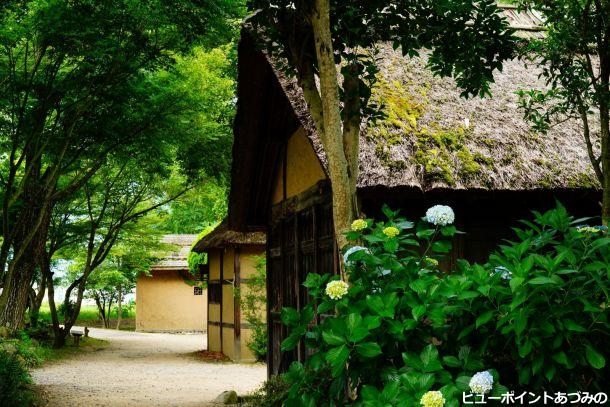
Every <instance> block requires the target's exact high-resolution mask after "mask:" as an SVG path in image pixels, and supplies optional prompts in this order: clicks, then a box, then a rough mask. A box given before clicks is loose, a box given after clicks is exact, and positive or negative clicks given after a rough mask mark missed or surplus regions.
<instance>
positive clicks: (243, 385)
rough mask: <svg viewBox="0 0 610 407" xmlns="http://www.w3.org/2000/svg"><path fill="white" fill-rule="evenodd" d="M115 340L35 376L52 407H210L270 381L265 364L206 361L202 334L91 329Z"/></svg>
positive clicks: (37, 371) (39, 370)
mask: <svg viewBox="0 0 610 407" xmlns="http://www.w3.org/2000/svg"><path fill="white" fill-rule="evenodd" d="M90 336H92V337H94V338H98V339H104V340H107V341H109V342H110V344H109V346H108V347H106V348H104V349H102V350H100V351H96V352H90V353H82V354H78V355H76V356H75V357H73V358H70V359H66V360H62V361H59V362H55V363H50V364H48V365H45V366H43V367H41V368H38V369H35V370H34V371H33V372H32V377H33V379H34V382H35V383H36V385H37V387H38V388H39V389H41V393H42V395H43V398H44V400H45V402H46V405H48V406H58V407H63V406H105V407H114V406H193V407H194V406H207V405H210V402H211V401H212V400H213V399H214V398H216V396H218V395H219V394H220V393H221V392H223V391H224V390H235V391H237V393H238V394H245V393H248V392H250V391H252V390H254V389H255V388H257V387H258V386H260V385H261V384H262V382H263V381H264V380H265V379H266V372H267V369H266V367H265V366H264V365H261V364H254V365H251V364H233V363H207V362H203V361H201V360H198V359H197V358H196V357H195V356H194V355H193V352H195V351H198V350H201V349H205V348H206V347H207V343H206V339H207V338H206V336H205V335H202V334H184V335H182V334H159V333H140V332H126V331H115V330H109V329H96V328H92V329H91V333H90Z"/></svg>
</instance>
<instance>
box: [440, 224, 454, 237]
mask: <svg viewBox="0 0 610 407" xmlns="http://www.w3.org/2000/svg"><path fill="white" fill-rule="evenodd" d="M456 231H457V229H456V228H455V226H453V225H449V226H443V227H441V234H442V235H443V236H448V237H450V236H453V235H455V232H456Z"/></svg>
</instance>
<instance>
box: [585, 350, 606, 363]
mask: <svg viewBox="0 0 610 407" xmlns="http://www.w3.org/2000/svg"><path fill="white" fill-rule="evenodd" d="M586 355H587V362H589V364H590V365H591V367H592V368H593V369H601V368H603V367H604V366H606V359H605V358H604V357H603V356H602V354H601V353H599V352H597V351H596V350H595V349H593V347H592V346H591V345H587V347H586Z"/></svg>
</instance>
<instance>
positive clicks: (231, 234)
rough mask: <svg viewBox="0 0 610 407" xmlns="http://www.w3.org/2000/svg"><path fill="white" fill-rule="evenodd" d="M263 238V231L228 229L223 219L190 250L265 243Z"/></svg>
mask: <svg viewBox="0 0 610 407" xmlns="http://www.w3.org/2000/svg"><path fill="white" fill-rule="evenodd" d="M265 240H266V235H265V233H264V232H246V233H241V232H236V231H234V230H230V229H229V228H228V226H227V221H226V220H224V221H223V222H222V223H221V224H220V225H218V226H217V227H216V229H214V230H213V231H212V232H210V233H208V234H207V235H205V236H204V237H202V238H201V239H200V240H199V241H198V242H197V243H195V244H194V245H193V249H192V250H193V251H194V252H197V253H201V252H205V251H208V250H209V249H217V248H224V247H227V246H249V245H250V246H261V245H264V244H265Z"/></svg>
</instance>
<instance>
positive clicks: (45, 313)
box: [38, 302, 136, 331]
mask: <svg viewBox="0 0 610 407" xmlns="http://www.w3.org/2000/svg"><path fill="white" fill-rule="evenodd" d="M117 315H118V314H117V312H116V309H115V310H113V311H112V312H111V313H110V328H111V329H112V328H115V327H116V323H117ZM38 318H39V319H40V320H41V321H45V322H48V323H51V310H50V309H49V304H48V303H46V302H45V303H43V304H42V305H41V306H40V313H39V317H38ZM60 320H61V316H60ZM75 325H76V326H87V327H92V328H104V322H103V321H102V319H101V318H100V315H99V313H98V311H97V307H96V306H95V305H83V306H82V307H81V309H80V313H79V314H78V319H77V320H76V323H75ZM135 329H136V310H135V307H129V308H125V309H123V318H122V320H121V331H135Z"/></svg>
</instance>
